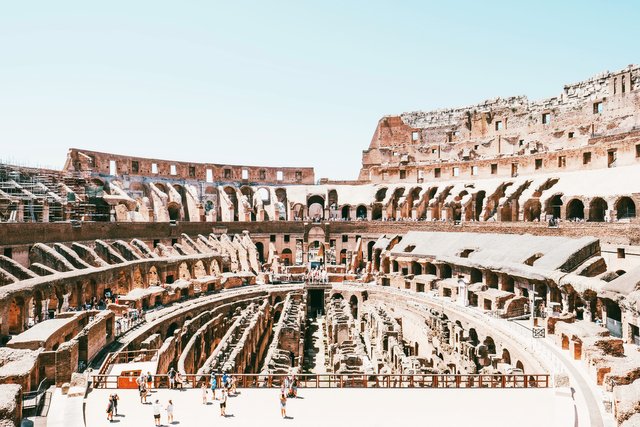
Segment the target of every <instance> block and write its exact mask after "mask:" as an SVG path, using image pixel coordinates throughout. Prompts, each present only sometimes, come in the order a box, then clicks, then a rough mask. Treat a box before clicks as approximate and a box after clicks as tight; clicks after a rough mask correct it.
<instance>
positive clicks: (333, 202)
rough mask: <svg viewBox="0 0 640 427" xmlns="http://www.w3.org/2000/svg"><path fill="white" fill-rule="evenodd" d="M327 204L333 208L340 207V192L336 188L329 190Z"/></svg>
mask: <svg viewBox="0 0 640 427" xmlns="http://www.w3.org/2000/svg"><path fill="white" fill-rule="evenodd" d="M327 204H328V205H329V206H330V207H333V208H337V207H338V192H337V191H336V190H329V193H328V194H327Z"/></svg>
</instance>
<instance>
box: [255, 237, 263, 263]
mask: <svg viewBox="0 0 640 427" xmlns="http://www.w3.org/2000/svg"><path fill="white" fill-rule="evenodd" d="M256 251H257V252H258V261H260V262H261V263H263V262H264V245H263V244H262V242H256Z"/></svg>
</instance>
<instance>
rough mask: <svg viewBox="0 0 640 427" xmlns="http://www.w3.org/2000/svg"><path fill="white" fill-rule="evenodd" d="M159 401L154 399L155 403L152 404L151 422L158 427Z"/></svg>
mask: <svg viewBox="0 0 640 427" xmlns="http://www.w3.org/2000/svg"><path fill="white" fill-rule="evenodd" d="M160 409H161V408H160V401H159V400H158V399H156V403H154V404H153V420H154V421H155V423H156V425H157V426H159V425H160Z"/></svg>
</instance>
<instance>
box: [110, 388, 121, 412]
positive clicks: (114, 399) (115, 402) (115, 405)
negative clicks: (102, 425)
mask: <svg viewBox="0 0 640 427" xmlns="http://www.w3.org/2000/svg"><path fill="white" fill-rule="evenodd" d="M118 400H120V397H119V396H118V394H116V393H114V394H112V395H111V401H112V402H113V415H115V416H116V417H117V416H118Z"/></svg>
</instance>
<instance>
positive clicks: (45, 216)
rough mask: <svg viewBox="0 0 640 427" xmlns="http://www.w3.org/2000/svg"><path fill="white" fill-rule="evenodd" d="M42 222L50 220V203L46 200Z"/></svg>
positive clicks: (43, 206)
mask: <svg viewBox="0 0 640 427" xmlns="http://www.w3.org/2000/svg"><path fill="white" fill-rule="evenodd" d="M42 222H49V203H47V201H46V200H45V201H44V202H43V203H42Z"/></svg>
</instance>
